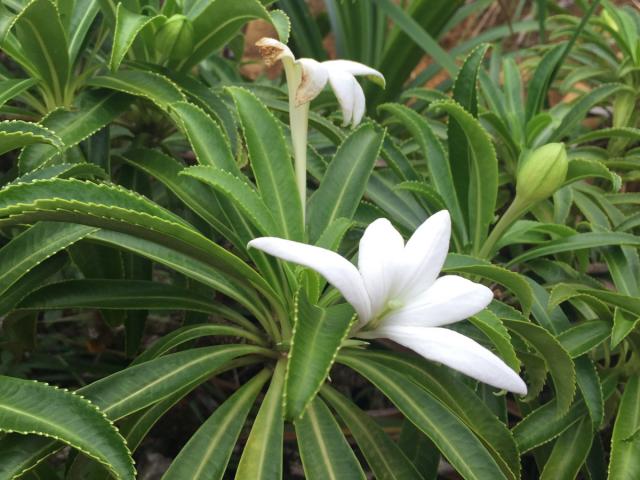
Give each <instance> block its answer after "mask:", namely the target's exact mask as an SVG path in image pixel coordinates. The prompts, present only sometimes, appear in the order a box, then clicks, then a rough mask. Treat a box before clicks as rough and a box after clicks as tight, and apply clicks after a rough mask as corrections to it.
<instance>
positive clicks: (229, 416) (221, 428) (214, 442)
mask: <svg viewBox="0 0 640 480" xmlns="http://www.w3.org/2000/svg"><path fill="white" fill-rule="evenodd" d="M250 393H252V392H250V391H248V394H250ZM245 401H247V398H245V397H243V398H241V399H239V400H238V403H236V404H235V405H234V406H233V407H232V408H231V409H230V410H229V411H228V412H226V416H225V417H223V421H222V422H221V423H220V424H219V425H218V428H217V429H216V433H215V434H214V436H213V437H212V438H211V440H210V442H209V445H208V446H207V448H206V450H205V452H204V455H202V459H201V462H200V463H199V464H198V467H197V468H196V470H195V472H194V474H193V478H194V479H197V478H199V477H200V474H201V473H202V471H203V470H204V468H205V467H206V466H207V463H208V460H209V458H210V457H211V452H212V451H213V450H214V449H215V448H216V447H217V446H218V442H219V439H220V438H221V437H222V436H223V434H224V433H226V431H227V427H228V426H229V425H230V424H232V423H233V420H234V419H235V418H234V417H235V415H236V414H237V413H238V412H240V411H242V409H243V407H244V402H245Z"/></svg>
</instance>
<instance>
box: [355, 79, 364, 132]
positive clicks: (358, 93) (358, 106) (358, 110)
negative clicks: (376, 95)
mask: <svg viewBox="0 0 640 480" xmlns="http://www.w3.org/2000/svg"><path fill="white" fill-rule="evenodd" d="M353 82H354V86H353V95H354V97H353V119H352V120H351V126H352V127H357V126H358V125H360V122H361V121H362V117H364V112H365V109H366V104H367V101H366V99H365V98H364V92H363V91H362V87H361V86H360V84H359V83H358V82H357V81H356V80H355V79H354V81H353Z"/></svg>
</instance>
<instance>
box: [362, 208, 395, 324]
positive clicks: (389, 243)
mask: <svg viewBox="0 0 640 480" xmlns="http://www.w3.org/2000/svg"><path fill="white" fill-rule="evenodd" d="M403 248H404V240H403V239H402V236H401V235H400V234H399V233H398V231H397V230H396V229H395V228H393V225H391V222H390V221H389V220H387V219H386V218H379V219H377V220H376V221H375V222H373V223H371V224H370V225H369V226H368V227H367V229H366V230H365V231H364V235H362V238H361V239H360V250H359V251H358V269H359V270H360V275H361V276H362V280H363V281H364V286H365V288H366V289H367V293H368V294H369V299H370V300H371V315H372V317H375V316H376V315H377V314H378V313H380V312H381V311H382V310H383V309H384V307H385V304H386V303H387V301H388V300H389V290H390V288H391V286H392V285H393V284H394V282H395V279H396V275H397V273H399V272H396V270H395V268H394V267H395V263H396V260H397V257H398V256H399V255H401V254H402V249H403ZM400 273H401V272H400Z"/></svg>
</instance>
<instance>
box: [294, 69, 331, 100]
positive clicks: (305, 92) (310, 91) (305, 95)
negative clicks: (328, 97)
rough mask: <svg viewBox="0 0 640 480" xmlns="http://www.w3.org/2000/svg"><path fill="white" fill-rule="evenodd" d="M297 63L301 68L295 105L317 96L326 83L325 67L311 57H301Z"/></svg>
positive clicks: (326, 73)
mask: <svg viewBox="0 0 640 480" xmlns="http://www.w3.org/2000/svg"><path fill="white" fill-rule="evenodd" d="M297 63H298V65H300V67H301V68H302V71H301V74H302V75H301V79H300V85H299V86H298V89H297V90H296V106H300V105H303V104H305V103H308V102H310V101H311V100H313V99H314V98H316V97H317V96H318V94H319V93H320V92H321V91H322V89H323V88H324V86H325V85H326V84H327V79H328V78H329V73H328V72H327V69H326V68H325V67H324V66H323V65H322V64H321V63H320V62H316V61H315V60H314V59H312V58H301V59H300V60H298V62H297Z"/></svg>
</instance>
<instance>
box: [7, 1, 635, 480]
mask: <svg viewBox="0 0 640 480" xmlns="http://www.w3.org/2000/svg"><path fill="white" fill-rule="evenodd" d="M463 3H464V2H459V1H439V0H438V1H433V0H430V1H428V0H424V1H423V0H414V1H413V2H410V5H409V6H408V7H407V8H406V9H404V10H403V9H402V8H401V7H400V6H398V5H397V2H393V1H391V0H376V1H374V2H342V1H334V0H327V1H326V2H325V5H326V12H325V13H324V14H321V15H320V17H319V18H314V17H313V16H312V15H311V14H310V12H309V10H308V7H307V4H306V3H305V2H298V1H293V0H281V1H279V2H277V3H276V4H275V5H274V4H273V2H269V1H259V0H184V1H182V2H180V1H176V0H166V1H164V2H160V1H157V0H123V1H115V0H28V1H27V0H24V1H23V0H3V1H2V2H0V32H1V34H0V38H1V39H2V41H1V43H0V48H1V49H2V51H3V52H4V54H5V55H6V61H3V64H2V66H0V86H1V87H2V88H0V112H1V113H2V115H3V118H5V119H6V120H5V121H2V122H0V152H1V153H3V154H4V156H3V159H6V162H5V164H6V167H5V168H3V172H2V178H1V179H0V181H1V182H2V188H1V189H0V229H1V233H2V246H1V247H0V265H2V269H0V313H1V315H2V323H1V327H2V330H1V331H0V348H1V349H2V350H1V351H0V373H1V374H3V375H2V376H0V430H1V431H3V432H5V433H4V434H2V436H0V479H2V480H4V479H7V480H8V479H12V478H68V479H78V478H92V479H101V478H105V479H106V478H119V479H130V478H135V475H136V474H135V471H134V461H133V456H134V455H135V454H136V450H137V449H138V448H139V447H140V445H141V443H142V442H143V440H144V438H145V437H147V436H148V435H149V432H150V430H151V429H152V428H153V427H154V426H155V425H157V424H159V423H161V422H162V421H166V419H167V418H169V419H170V418H173V417H172V415H173V414H174V411H173V410H171V409H172V407H174V406H175V405H184V404H189V405H191V406H192V407H193V408H194V410H196V411H197V410H198V408H199V407H197V406H194V404H196V402H195V401H194V398H195V394H197V392H205V394H206V396H207V397H208V398H212V399H215V401H210V402H209V404H208V410H207V411H206V412H205V414H200V415H199V421H198V424H199V427H198V428H197V430H196V431H195V432H191V433H190V438H189V439H188V441H185V442H184V445H179V446H177V447H180V451H179V453H178V454H177V455H176V456H175V458H174V459H172V463H171V465H170V466H169V468H168V470H167V471H166V473H164V476H163V477H162V478H165V479H167V480H170V479H183V478H194V479H200V478H202V479H204V478H207V479H209V478H223V477H224V478H226V477H227V476H229V475H235V476H236V478H255V479H272V478H282V477H283V476H285V475H288V473H287V472H289V471H290V469H291V468H292V466H293V465H296V464H301V466H302V469H303V471H304V475H305V476H306V477H308V478H311V479H324V478H339V479H347V478H349V479H350V478H365V477H366V476H367V475H371V474H372V475H373V476H374V477H375V478H398V479H415V478H424V479H430V478H436V476H437V468H438V463H439V459H440V458H442V459H443V460H444V461H445V462H447V463H448V464H449V465H451V467H453V469H454V470H455V471H457V472H458V473H459V474H460V475H461V476H462V477H463V478H467V479H482V480H484V479H497V478H507V479H517V478H538V477H539V478H548V479H552V478H575V477H576V476H577V475H578V474H580V472H582V475H583V476H585V477H588V478H604V477H605V476H606V475H607V462H608V473H609V478H611V479H618V478H631V477H633V475H634V473H633V472H636V471H639V470H640V455H638V453H639V452H638V448H639V447H638V442H637V440H638V439H637V437H638V435H637V432H638V428H639V425H638V423H639V422H640V420H639V419H640V415H639V414H638V405H639V404H640V402H639V401H638V400H639V396H640V387H639V383H638V382H639V381H638V375H639V370H638V365H639V363H638V362H639V356H640V336H639V333H638V328H637V326H638V320H640V300H638V299H639V298H640V257H639V254H638V252H639V247H640V237H639V236H638V233H639V232H640V231H639V229H640V212H638V208H637V206H638V203H639V202H640V197H639V194H638V193H636V192H635V190H637V185H638V184H637V181H638V180H639V179H640V177H639V173H640V146H639V141H640V125H639V124H638V123H639V122H640V117H639V115H638V108H637V105H638V99H639V95H640V93H639V92H640V76H639V74H638V67H639V66H640V63H639V62H640V48H639V46H640V13H638V11H637V9H634V8H633V7H632V6H630V5H627V6H623V7H617V6H615V5H614V4H613V3H612V2H609V1H605V0H603V1H602V2H598V1H595V2H576V3H578V4H579V5H578V6H577V7H576V8H577V10H574V11H565V10H563V9H562V8H561V7H559V6H557V5H555V2H537V5H538V10H537V14H538V16H539V20H540V22H542V25H543V27H544V26H546V27H547V29H548V31H549V32H552V33H550V34H549V35H548V36H546V37H547V38H545V35H541V36H540V39H541V41H542V43H541V44H540V45H532V46H531V47H530V48H527V49H519V50H514V51H509V50H508V48H505V47H504V46H503V42H501V40H503V38H506V37H507V36H508V35H509V31H510V29H511V30H512V31H513V32H516V33H517V32H525V33H526V32H529V31H533V30H536V29H538V22H536V21H531V20H520V19H519V17H518V18H515V19H514V21H513V22H510V24H509V25H508V26H507V25H499V26H496V27H493V28H492V29H490V30H488V31H487V32H484V33H483V34H482V35H480V36H478V38H473V39H470V40H468V41H466V42H462V43H460V44H458V45H455V46H454V47H453V48H452V49H450V50H449V51H446V50H445V49H443V48H442V47H441V46H440V45H439V43H438V39H439V38H440V37H441V36H442V35H444V34H446V33H447V32H450V31H451V30H452V29H454V28H455V27H456V26H459V25H460V24H461V23H462V22H464V21H465V20H466V21H469V19H470V18H472V16H473V15H475V14H477V13H478V12H480V11H482V10H483V9H485V8H486V7H488V6H489V5H490V4H492V2H489V1H481V0H478V1H475V2H467V4H464V5H463ZM519 3H521V4H522V5H524V2H519ZM323 15H325V17H323ZM255 19H260V20H261V21H263V22H266V23H267V24H270V25H271V27H273V29H274V31H275V32H277V33H278V35H279V37H280V40H281V41H283V42H286V41H287V40H288V36H289V31H290V30H291V40H292V41H291V45H292V49H293V50H294V52H295V53H296V54H299V56H303V57H304V56H309V57H314V58H317V59H318V60H324V59H326V58H328V54H327V51H326V50H325V48H324V44H323V38H324V36H325V34H326V32H327V31H329V30H330V31H331V32H332V34H333V35H334V37H335V42H336V43H335V47H336V51H337V54H338V56H339V57H341V58H349V59H352V60H357V61H361V62H364V63H367V64H370V65H371V66H373V67H376V68H379V69H380V70H381V71H382V73H384V75H385V77H386V80H387V88H386V89H385V90H379V89H378V87H377V86H375V85H374V86H372V85H370V84H365V85H364V86H365V91H366V92H367V101H368V104H367V106H368V114H369V116H368V118H367V119H366V120H365V121H364V122H363V124H362V125H361V126H359V127H357V128H355V129H351V130H348V129H345V128H342V127H339V126H338V122H337V121H338V120H339V119H338V116H336V115H334V114H333V112H335V111H336V110H338V109H337V108H336V105H337V104H336V101H335V99H334V98H333V96H330V95H324V94H321V95H320V96H319V97H318V99H317V100H315V101H314V103H313V104H312V106H311V114H310V116H309V125H310V134H309V144H308V159H309V163H308V173H309V181H308V186H309V189H310V190H311V193H310V194H309V195H308V197H307V198H306V199H303V200H302V201H301V199H300V196H299V192H298V189H297V186H296V178H295V172H294V168H293V160H292V153H291V147H290V142H289V139H290V125H289V124H288V123H287V121H288V117H287V110H288V104H287V102H286V100H287V95H286V91H287V90H286V87H284V86H283V85H281V82H280V80H268V79H267V78H264V77H260V78H259V79H257V80H255V81H248V79H247V78H245V77H243V76H242V74H241V71H243V70H242V69H241V67H242V66H243V51H244V50H245V48H244V47H245V46H244V43H245V36H244V34H243V32H242V28H243V27H244V26H245V25H246V24H247V22H249V21H252V20H255ZM540 33H545V31H544V28H543V29H542V31H541V32H540ZM491 42H495V44H494V45H492V44H491ZM425 53H426V54H428V55H429V56H430V57H431V58H432V59H433V63H432V64H431V65H430V66H428V67H427V68H425V69H423V70H416V67H417V66H418V64H419V62H420V61H421V59H422V58H423V56H424V55H425ZM441 70H444V71H446V75H448V78H450V79H451V80H446V81H442V82H441V81H436V80H434V78H435V76H436V74H438V73H439V72H440V71H441ZM416 73H417V74H416ZM427 81H429V87H425V86H424V85H425V82H427ZM558 92H560V93H562V94H564V95H565V96H564V97H563V98H561V99H560V100H558ZM334 120H335V121H334ZM550 143H564V144H565V145H566V152H567V157H568V164H567V166H566V167H565V168H566V175H562V177H563V178H564V181H563V182H561V184H560V185H556V186H553V185H552V187H553V188H551V187H550V186H549V185H547V187H549V188H550V191H549V192H547V193H548V195H541V196H539V197H536V198H533V197H531V196H529V197H528V199H527V202H525V203H523V204H521V203H519V202H516V199H517V198H518V197H517V196H516V191H520V192H521V191H522V189H523V188H524V185H526V183H527V182H529V181H531V179H530V178H528V177H527V176H524V175H522V174H521V173H520V172H522V171H524V172H527V171H531V170H530V169H529V170H526V169H523V165H524V164H525V163H526V161H529V160H532V159H535V158H536V152H540V148H541V147H543V146H545V145H548V144H550ZM563 151H564V150H563ZM558 158H560V156H558ZM553 163H554V164H553V165H551V166H550V167H549V168H551V169H553V168H556V167H558V165H556V163H558V162H553ZM527 175H528V174H527ZM303 202H305V205H303ZM514 205H515V206H514ZM305 209H306V212H307V214H306V216H305V215H304V213H303V212H304V211H305ZM442 209H447V210H449V211H450V213H451V217H452V221H453V234H452V244H451V253H450V254H449V256H448V258H447V262H446V264H445V267H444V269H443V271H444V272H445V273H456V274H458V275H462V276H465V277H467V278H470V279H472V280H474V281H476V282H481V283H483V284H485V285H487V286H490V287H491V288H492V289H493V291H494V294H495V299H494V300H493V301H492V303H491V304H490V305H489V307H488V308H487V309H485V310H483V311H482V312H480V313H478V314H477V315H475V316H473V317H471V318H470V319H469V320H468V321H465V322H460V323H458V324H456V325H453V326H451V328H452V329H454V330H457V331H459V332H461V333H464V334H465V335H467V336H469V337H471V338H473V339H474V340H476V341H478V342H480V343H481V344H483V345H485V346H487V347H488V348H490V349H491V350H492V351H494V352H496V353H497V354H498V355H499V356H500V357H501V358H502V359H503V360H504V361H505V362H506V363H507V364H508V365H509V366H510V367H511V368H513V369H514V370H515V371H521V372H522V375H523V377H524V379H525V380H526V383H527V386H528V394H527V396H525V397H517V396H514V395H512V394H507V393H506V392H499V391H497V390H496V389H495V388H492V387H489V386H487V385H484V384H479V383H478V382H475V381H473V380H472V379H469V378H467V377H464V376H462V375H459V374H457V373H455V372H453V371H452V370H450V369H448V368H447V367H444V366H440V365H437V364H435V363H433V362H428V361H425V360H424V359H422V358H421V357H419V356H417V355H415V354H413V353H407V352H401V351H398V348H396V346H394V345H391V344H389V343H387V342H380V341H373V342H363V341H359V340H354V339H349V338H347V337H348V334H349V331H350V329H351V327H352V325H353V321H354V312H353V309H352V308H351V306H350V305H349V304H348V303H345V302H344V300H343V299H342V297H341V296H340V295H339V293H338V292H337V290H336V289H334V288H332V287H331V286H330V285H329V286H328V285H327V283H326V282H325V280H324V279H323V278H322V277H320V276H319V275H317V274H316V273H315V272H313V271H311V270H309V269H304V268H302V267H297V266H294V265H293V264H289V263H285V262H281V261H278V260H276V259H275V258H273V257H270V256H268V255H266V254H264V253H262V252H260V251H259V250H256V249H249V248H247V243H248V242H249V241H250V240H252V239H254V238H256V237H262V236H275V237H281V238H285V239H290V240H296V241H301V242H307V243H310V244H312V245H316V246H321V247H323V248H328V249H332V250H334V251H337V252H339V253H340V254H341V255H343V256H345V257H347V258H352V257H353V256H354V252H356V251H357V242H358V240H359V238H360V237H361V231H362V228H363V227H364V226H366V225H367V224H369V223H370V222H371V221H373V220H374V219H375V218H378V217H386V218H388V219H389V220H391V221H392V222H393V224H394V225H395V226H396V227H397V228H398V229H399V230H400V231H401V232H402V233H403V235H404V236H405V237H408V236H409V235H410V234H411V233H412V232H413V231H414V230H415V229H416V228H417V227H418V226H419V225H420V224H421V223H422V222H423V221H424V219H425V218H427V217H428V216H429V215H431V214H433V213H435V212H437V211H439V210H442ZM167 312H172V313H171V314H167ZM154 319H155V320H154ZM158 319H160V320H158ZM157 324H160V325H161V326H162V328H161V329H160V334H159V335H156V336H155V340H154V341H153V342H150V341H149V340H148V339H149V338H150V337H151V336H152V332H154V331H156V330H155V329H156V327H157ZM61 325H62V327H61ZM63 327H65V328H66V329H65V328H63ZM84 329H99V330H102V331H107V332H109V333H108V336H109V337H111V338H112V342H111V343H110V344H109V345H107V346H104V345H103V346H100V347H98V350H100V352H99V354H96V352H92V351H91V348H89V349H87V348H86V346H85V345H81V344H80V343H81V342H78V341H77V339H75V338H70V337H69V336H68V335H67V332H68V331H72V332H73V331H76V332H77V331H84ZM89 346H90V347H91V344H90V342H89ZM216 378H218V379H223V380H222V381H226V382H227V384H228V383H232V382H233V383H232V384H233V385H234V387H233V388H231V389H226V391H225V389H222V390H220V389H218V388H217V387H216V386H215V385H216V384H215V383H213V381H212V380H214V379H216ZM224 379H227V380H224ZM228 379H231V380H228ZM33 380H37V381H33ZM45 382H47V383H49V384H52V385H58V386H59V387H64V388H67V389H69V390H64V389H62V388H58V387H54V386H52V385H51V386H49V385H47V384H46V383H45ZM194 392H196V393H194ZM214 403H215V408H213V404H214ZM380 405H384V406H385V407H390V408H393V411H394V413H397V415H394V416H393V417H391V418H389V419H385V420H384V421H379V419H377V418H375V417H374V416H372V415H369V414H368V413H367V410H370V409H374V408H375V407H376V406H380ZM397 432H400V434H399V438H396V436H395V435H394V433H397ZM65 446H70V447H72V449H71V452H70V453H68V454H65V455H64V462H62V463H61V462H60V458H61V457H60V456H56V455H54V454H55V453H56V452H61V451H62V449H63V447H65ZM238 452H241V453H240V454H239V455H238ZM292 452H293V453H292ZM285 454H286V460H287V462H286V463H285V462H284V458H285ZM630 475H631V477H630Z"/></svg>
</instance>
